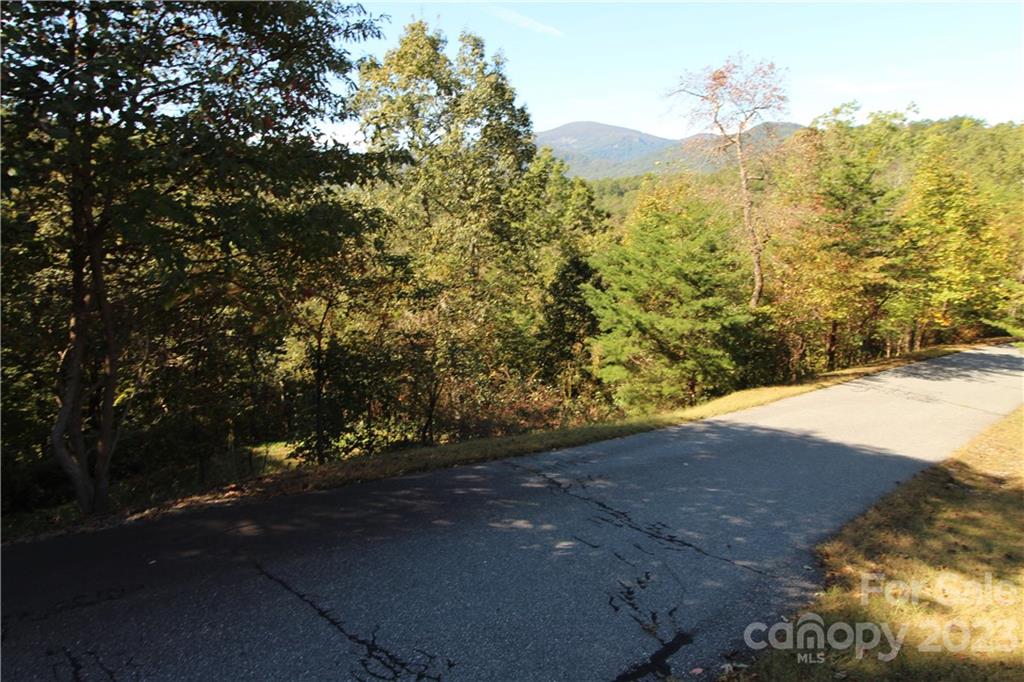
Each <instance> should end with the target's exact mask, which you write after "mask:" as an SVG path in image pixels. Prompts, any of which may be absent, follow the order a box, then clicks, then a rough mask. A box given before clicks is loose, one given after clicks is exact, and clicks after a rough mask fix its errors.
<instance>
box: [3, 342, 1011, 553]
mask: <svg viewBox="0 0 1024 682" xmlns="http://www.w3.org/2000/svg"><path fill="white" fill-rule="evenodd" d="M1006 340H1008V339H1000V341H1006ZM991 342H993V340H989V341H987V343H991ZM970 347H971V346H969V345H946V346H933V347H930V348H926V349H924V350H921V351H916V352H914V353H910V354H907V355H904V356H901V357H898V358H892V359H888V360H882V361H878V362H874V363H871V364H868V365H863V366H859V367H851V368H847V369H842V370H837V371H835V372H829V373H827V374H822V375H818V376H816V377H813V378H811V379H809V380H806V381H803V382H801V383H798V384H791V385H783V386H764V387H760V388H751V389H746V390H743V391H736V392H734V393H730V394H728V395H725V396H722V397H720V398H715V399H713V400H709V401H707V402H705V403H701V404H700V405H696V406H693V407H688V408H683V409H677V410H670V411H665V412H659V413H657V414H651V415H646V416H639V417H629V418H625V419H619V420H615V421H609V422H603V423H597V424H586V425H582V426H574V427H569V428H561V429H554V430H548V431H535V432H530V433H523V434H518V435H513V436H503V437H498V438H480V439H474V440H469V441H464V442H461V443H452V444H447V445H439V446H433V447H420V448H406V449H399V450H393V451H386V452H382V453H377V454H374V455H369V456H362V457H353V458H350V459H346V460H343V461H341V462H335V463H331V464H325V465H322V466H319V467H306V466H303V467H296V466H295V461H296V460H294V459H289V457H288V456H289V454H290V453H291V450H290V447H289V445H288V444H287V443H268V444H265V445H262V446H259V447H258V448H256V449H255V450H254V452H253V455H254V458H255V460H256V461H257V462H258V464H259V467H257V468H256V471H255V473H254V474H250V473H249V472H248V452H246V451H244V450H239V451H236V452H235V453H234V454H233V455H222V456H221V457H220V458H215V459H214V460H212V461H211V462H210V463H209V466H208V471H207V475H206V476H205V477H204V478H203V479H202V480H200V479H199V477H198V476H197V475H196V473H195V472H194V471H189V472H185V473H184V474H182V472H174V471H163V472H157V473H155V474H150V475H149V476H146V477H141V476H140V477H137V478H134V479H129V480H124V481H114V483H113V485H112V488H111V508H112V509H114V510H115V512H114V513H113V514H111V515H109V516H107V517H104V518H90V519H83V518H82V517H81V515H80V514H79V513H78V510H77V508H76V507H75V506H74V505H73V504H71V503H68V504H64V505H61V506H58V507H52V508H48V509H42V510H38V511H33V512H26V513H19V514H6V515H4V517H3V541H4V542H12V541H18V540H22V539H29V538H32V537H34V536H39V535H45V534H48V533H53V532H62V531H65V530H73V529H88V528H96V527H104V526H107V525H111V524H113V523H117V522H118V521H119V520H122V519H126V518H127V519H135V518H143V517H150V516H156V515H159V514H162V513H165V512H167V511H172V510H176V509H182V508H185V507H192V506H201V505H210V504H222V503H225V502H230V501H233V500H237V499H240V498H256V497H269V496H274V495H280V494H290V493H295V492H301V491H304V490H312V489H324V488H335V487H338V486H343V485H346V484H349V483H354V482H357V481H367V480H375V479H380V478H388V477H391V476H397V475H400V474H405V473H412V472H419V471H428V470H432V469H440V468H445V467H451V466H456V465H459V464H473V463H479V462H485V461H489V460H494V459H503V458H506V457H516V456H519V455H526V454H531V453H536V452H543V451H546V450H555V449H559V448H566V447H572V446H576V445H585V444H587V443H593V442H596V441H603V440H609V439H612V438H621V437H623V436H629V435H632V434H636V433H642V432H644V431H652V430H654V429H660V428H664V427H668V426H674V425H678V424H683V423H686V422H690V421H695V420H699V419H706V418H709V417H715V416H718V415H722V414H728V413H730V412H736V411H738V410H744V409H747V408H750V407H756V406H758V405H764V404H766V403H770V402H774V401H776V400H781V399H783V398H789V397H792V396H796V395H800V394H802V393H807V392H809V391H814V390H817V389H819V388H825V387H827V386H832V385H835V384H838V383H842V382H844V381H850V380H852V379H856V378H858V377H862V376H866V375H868V374H873V373H875V372H880V371H883V370H886V369H891V368H893V367H898V366H900V365H904V364H907V363H909V362H915V361H919V360H925V359H929V358H935V357H939V356H942V355H948V354H950V353H956V352H959V351H961V350H965V349H967V348H970Z"/></svg>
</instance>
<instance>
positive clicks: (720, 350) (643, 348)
mask: <svg viewBox="0 0 1024 682" xmlns="http://www.w3.org/2000/svg"><path fill="white" fill-rule="evenodd" d="M592 263H593V265H594V267H595V269H596V270H597V271H598V272H599V273H600V285H599V286H592V287H590V288H589V289H588V301H589V302H590V304H591V305H592V306H593V308H594V311H595V313H596V315H597V317H598V320H599V324H600V328H601V332H602V333H601V334H600V335H599V336H597V337H596V339H595V356H596V358H597V359H598V361H599V363H600V364H599V367H598V370H597V373H598V376H599V377H600V378H601V379H602V380H603V381H605V382H606V383H608V384H609V385H610V386H612V388H613V390H614V391H615V397H616V401H617V402H618V403H619V404H620V405H622V406H623V407H625V408H627V409H629V410H632V411H640V410H650V409H652V408H663V407H666V406H670V405H680V404H682V405H691V404H693V403H695V402H696V401H698V400H699V399H701V398H702V397H704V396H707V395H715V394H718V393H722V392H724V391H726V390H728V389H729V388H731V387H733V385H734V382H733V380H732V376H733V373H734V370H735V366H734V364H733V361H732V358H731V357H730V354H729V351H728V345H729V343H728V339H729V337H730V335H732V334H734V333H735V332H736V331H737V329H738V328H739V327H740V326H741V325H742V324H743V323H745V322H746V321H747V320H748V319H749V315H748V313H747V312H746V310H745V308H744V306H742V304H740V303H738V302H737V301H736V289H737V286H736V285H737V281H736V277H735V273H736V271H737V258H736V254H735V253H733V252H732V251H731V248H730V246H729V245H728V242H727V240H726V233H725V230H724V229H723V227H722V226H721V225H718V224H715V223H714V222H712V221H711V220H709V216H708V212H707V210H706V208H704V207H703V206H701V205H700V204H699V203H697V202H694V201H693V200H692V199H690V198H689V197H687V188H686V187H685V185H682V186H679V185H676V186H671V187H667V188H660V189H659V191H658V192H657V193H654V194H653V195H648V196H646V197H645V201H644V203H643V204H641V205H640V206H639V207H638V208H637V211H636V212H635V213H634V215H633V217H632V219H631V221H630V224H629V225H628V226H627V229H626V233H625V235H624V236H623V239H622V243H620V244H617V245H614V246H612V247H610V248H608V249H607V250H605V251H603V252H601V253H600V254H598V255H596V256H594V257H593V259H592Z"/></svg>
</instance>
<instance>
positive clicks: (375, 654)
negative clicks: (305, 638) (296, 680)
mask: <svg viewBox="0 0 1024 682" xmlns="http://www.w3.org/2000/svg"><path fill="white" fill-rule="evenodd" d="M252 563H253V566H255V568H256V570H257V571H259V572H260V574H262V575H263V576H264V577H265V578H267V579H268V580H270V581H271V582H273V583H275V584H277V585H278V586H279V587H281V589H283V590H285V591H286V592H288V593H289V594H291V595H292V596H294V597H295V598H297V599H298V600H299V601H301V602H302V603H304V604H306V606H308V607H309V608H311V609H313V611H314V612H315V613H316V614H317V616H319V618H320V619H321V620H323V621H324V622H326V623H327V624H328V625H330V626H331V627H332V628H333V629H334V630H336V631H337V632H338V633H339V634H341V635H342V636H343V637H344V638H345V639H347V640H348V641H349V642H351V643H352V644H355V645H356V646H358V647H361V648H362V650H363V655H362V656H361V657H360V659H359V665H360V667H361V668H362V669H363V672H365V673H366V674H367V675H369V676H370V677H372V678H374V679H377V680H401V679H404V678H408V679H413V680H417V682H420V681H424V680H427V681H430V682H441V680H442V674H443V673H442V672H434V671H432V669H433V668H434V667H435V663H436V662H439V659H440V657H439V656H437V655H435V654H430V653H427V652H426V651H423V650H422V649H413V651H414V652H416V653H417V654H419V655H420V656H423V657H424V658H426V659H427V660H426V662H412V661H407V660H405V659H404V658H402V657H401V656H399V655H398V654H396V653H394V652H393V651H390V650H389V649H387V648H386V647H384V646H381V645H380V644H379V643H378V642H377V628H374V630H373V633H372V634H371V635H370V638H369V639H367V638H366V637H361V636H360V635H358V634H356V633H354V632H350V631H349V630H348V629H347V628H346V627H345V624H344V623H342V622H341V620H339V619H338V618H337V617H335V616H334V615H332V614H331V612H330V611H328V610H327V609H325V608H324V607H323V606H320V604H318V603H317V602H316V601H315V600H314V599H313V598H312V597H310V596H309V595H308V594H306V593H304V592H300V591H299V590H298V589H296V588H294V587H292V586H291V585H290V584H288V582H287V581H286V580H285V579H284V578H281V577H279V576H277V575H275V574H273V573H271V572H270V571H268V570H267V569H266V568H264V567H263V565H262V564H260V563H258V562H255V561H254V562H252ZM444 665H445V666H447V667H446V668H445V671H447V670H451V669H452V668H454V667H455V662H454V661H453V660H451V659H450V658H445V659H444ZM375 668H376V669H375ZM353 675H355V673H353ZM357 679H362V678H358V677H357Z"/></svg>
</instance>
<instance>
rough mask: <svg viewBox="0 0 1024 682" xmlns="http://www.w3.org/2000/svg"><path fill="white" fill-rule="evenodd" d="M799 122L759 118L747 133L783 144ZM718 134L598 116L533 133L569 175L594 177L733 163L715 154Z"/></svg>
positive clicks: (760, 143)
mask: <svg viewBox="0 0 1024 682" xmlns="http://www.w3.org/2000/svg"><path fill="white" fill-rule="evenodd" d="M801 128H803V126H802V125H799V124H797V123H789V122H785V121H772V122H765V123H760V124H758V125H756V126H754V127H753V128H751V129H750V131H749V132H748V133H747V135H748V136H749V137H750V138H751V141H752V143H753V144H754V145H755V146H757V147H761V148H764V147H765V146H768V147H771V146H774V145H776V144H779V143H780V142H782V141H783V140H785V139H786V138H787V137H789V136H790V135H792V134H793V133H794V132H796V131H797V130H799V129H801ZM718 139H719V136H718V135H713V134H710V133H698V134H696V135H691V136H689V137H685V138H682V139H679V140H673V139H670V138H666V137H659V136H657V135H651V134H650V133H645V132H643V131H640V130H634V129H632V128H626V127H623V126H615V125H609V124H607V123H600V122H597V121H572V122H570V123H566V124H564V125H560V126H558V127H556V128H552V129H550V130H544V131H540V132H538V133H537V134H536V135H535V140H536V143H537V146H538V147H550V148H551V150H552V151H553V152H554V154H555V156H557V157H558V158H560V159H562V160H563V161H565V162H566V163H567V164H568V166H569V172H570V174H571V175H576V176H579V177H583V178H586V179H590V180H597V179H602V178H616V177H628V176H631V175H643V174H645V173H671V172H679V171H684V170H689V171H697V172H713V171H716V170H720V169H721V168H724V167H726V166H728V165H731V160H730V159H728V158H727V157H722V156H720V155H716V154H714V149H715V147H716V146H717V144H716V142H717V140H718Z"/></svg>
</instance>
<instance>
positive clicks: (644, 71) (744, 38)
mask: <svg viewBox="0 0 1024 682" xmlns="http://www.w3.org/2000/svg"><path fill="white" fill-rule="evenodd" d="M365 7H366V8H367V10H369V11H370V12H372V13H374V14H388V15H390V17H391V22H390V24H387V25H386V26H385V33H386V37H385V39H384V40H381V41H372V42H370V43H365V44H362V45H357V46H355V48H354V50H353V51H354V53H355V54H357V55H361V54H377V55H382V54H383V53H384V51H385V50H386V49H387V48H389V47H391V46H393V45H394V44H395V42H396V41H397V39H398V37H399V35H400V34H401V30H402V26H403V25H405V24H406V23H408V22H409V21H411V20H413V19H418V18H422V19H424V20H426V21H427V22H428V23H429V24H430V25H431V26H434V27H436V28H440V29H442V30H443V31H444V32H445V33H446V34H447V35H448V38H449V40H450V42H451V43H455V42H456V39H457V37H458V35H459V33H461V32H462V31H470V32H473V33H476V34H478V35H480V36H481V37H483V39H484V40H485V42H486V44H487V48H488V51H489V52H493V51H497V50H500V51H501V52H503V53H504V54H505V57H506V59H507V61H508V64H507V70H508V74H509V77H510V79H511V81H512V84H513V86H514V87H515V88H516V90H517V92H518V93H519V97H520V100H521V101H522V103H524V104H526V106H527V108H528V109H529V111H530V113H531V115H532V116H533V121H534V127H535V129H536V130H546V129H549V128H553V127H555V126H558V125H561V124H563V123H568V122H570V121H577V120H592V121H600V122H603V123H610V124H614V125H622V126H626V127H630V128H637V129H639V130H643V131H645V132H649V133H653V134H656V135H662V136H665V137H672V138H678V137H682V136H683V135H686V134H689V133H692V132H695V129H694V127H693V126H692V124H690V123H689V122H688V121H687V120H686V117H685V112H684V111H683V109H682V107H681V106H680V105H678V104H673V103H672V101H671V100H670V99H668V98H667V97H666V96H665V93H666V92H667V91H668V90H669V89H670V88H671V87H672V86H673V85H674V84H675V82H676V81H677V80H678V77H679V75H680V74H681V73H682V72H684V71H686V70H694V69H700V68H702V67H704V66H706V65H713V64H717V63H720V62H722V61H723V60H724V59H725V58H726V57H727V56H729V55H731V54H734V53H736V52H740V51H742V52H744V53H746V54H747V55H748V56H749V57H751V58H753V59H771V60H773V61H775V62H776V63H777V64H778V65H779V66H782V67H785V68H786V69H787V81H788V84H789V93H790V107H789V113H788V115H786V116H784V117H783V118H785V119H787V120H791V121H795V122H797V123H808V122H810V120H811V119H812V118H814V117H815V116H816V115H819V114H821V113H824V112H826V111H828V110H830V109H831V108H833V107H835V106H837V105H839V104H841V103H843V102H847V101H850V100H857V101H858V102H860V103H861V105H862V110H863V111H874V110H902V109H905V108H906V107H907V105H908V104H910V103H911V102H913V103H915V104H916V105H917V108H918V111H919V114H918V115H917V116H918V117H920V118H941V117H945V116H951V115H954V114H969V115H973V116H978V117H980V118H984V119H986V120H988V121H989V122H990V123H995V122H1000V121H1006V120H1015V121H1021V120H1024V51H1022V35H1024V4H1022V3H1019V2H1015V3H1000V4H996V3H993V4H982V3H971V4H953V3H945V4H925V3H913V4H912V3H902V4H894V3H863V4H839V3H828V4H825V3H818V4H796V3H787V4H781V3H772V4H768V3H765V4H739V3H719V4H667V3H661V4H656V3H650V4H646V3H645V4H636V3H604V4H599V3H501V4H491V3H476V4H470V3H424V2H409V3H375V2H366V3H365Z"/></svg>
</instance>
